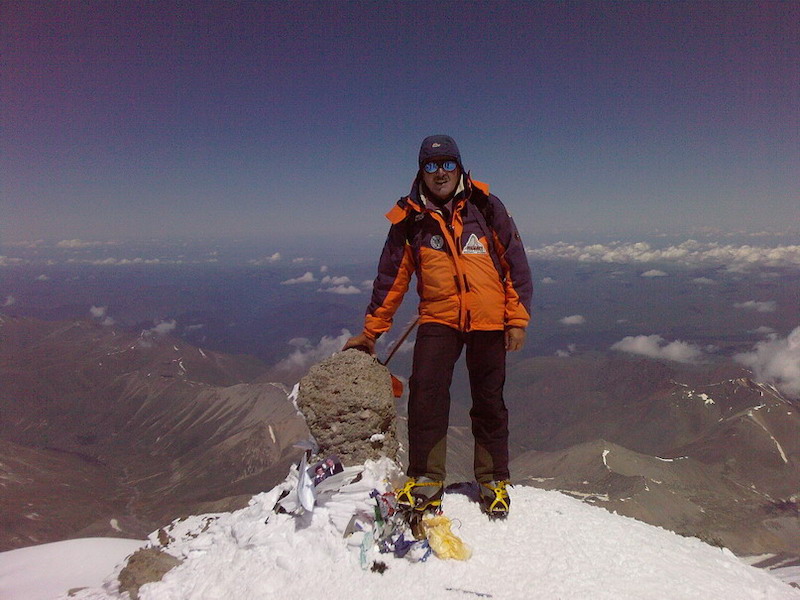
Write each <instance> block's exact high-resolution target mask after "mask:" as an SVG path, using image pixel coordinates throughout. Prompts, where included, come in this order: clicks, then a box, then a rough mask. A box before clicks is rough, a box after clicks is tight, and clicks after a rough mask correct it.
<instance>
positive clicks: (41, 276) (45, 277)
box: [36, 273, 50, 281]
mask: <svg viewBox="0 0 800 600" xmlns="http://www.w3.org/2000/svg"><path fill="white" fill-rule="evenodd" d="M36 281H50V278H49V277H48V276H47V275H45V274H44V273H42V274H41V275H38V276H37V277H36Z"/></svg>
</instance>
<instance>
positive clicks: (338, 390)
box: [297, 349, 398, 465]
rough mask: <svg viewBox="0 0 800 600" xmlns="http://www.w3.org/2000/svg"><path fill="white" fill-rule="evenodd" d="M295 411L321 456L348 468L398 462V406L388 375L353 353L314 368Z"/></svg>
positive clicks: (302, 383)
mask: <svg viewBox="0 0 800 600" xmlns="http://www.w3.org/2000/svg"><path fill="white" fill-rule="evenodd" d="M297 406H298V408H299V409H300V410H301V411H302V412H303V414H304V415H305V417H306V422H307V424H308V428H309V429H310V430H311V434H312V435H313V436H314V438H315V439H316V440H317V443H318V444H319V452H320V454H321V455H322V456H329V455H331V454H337V455H338V456H339V458H340V459H341V461H342V463H343V464H344V465H353V464H360V463H363V462H364V461H365V460H367V459H376V458H379V457H381V456H388V457H389V458H391V459H395V458H396V456H397V449H398V444H397V436H396V432H395V416H396V409H395V402H394V396H393V394H392V380H391V375H390V374H389V370H388V369H387V368H386V367H384V366H383V365H381V364H380V363H378V361H377V360H376V359H375V358H373V357H372V356H369V355H368V354H366V353H365V352H361V351H359V350H355V349H350V350H345V351H344V352H340V353H338V354H335V355H333V356H331V357H330V358H327V359H325V360H324V361H322V362H321V363H319V364H317V365H315V366H313V367H311V370H310V371H309V372H308V374H307V375H306V376H305V377H303V378H302V379H301V380H300V388H299V392H298V397H297Z"/></svg>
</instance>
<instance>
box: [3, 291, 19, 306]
mask: <svg viewBox="0 0 800 600" xmlns="http://www.w3.org/2000/svg"><path fill="white" fill-rule="evenodd" d="M16 301H17V300H16V298H14V296H12V295H11V294H9V295H8V296H6V301H5V302H4V303H3V308H6V307H9V306H12V305H13V304H14V303H15V302H16Z"/></svg>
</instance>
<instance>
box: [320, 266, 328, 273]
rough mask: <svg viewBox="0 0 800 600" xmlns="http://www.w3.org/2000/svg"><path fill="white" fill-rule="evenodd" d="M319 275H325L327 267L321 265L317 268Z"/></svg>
mask: <svg viewBox="0 0 800 600" xmlns="http://www.w3.org/2000/svg"><path fill="white" fill-rule="evenodd" d="M319 272H320V273H327V272H328V265H322V266H320V268H319Z"/></svg>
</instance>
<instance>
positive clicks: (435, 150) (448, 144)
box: [419, 134, 461, 166]
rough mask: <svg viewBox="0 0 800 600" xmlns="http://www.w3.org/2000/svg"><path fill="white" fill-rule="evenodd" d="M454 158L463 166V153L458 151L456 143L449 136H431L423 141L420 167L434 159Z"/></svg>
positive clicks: (420, 148) (420, 150) (420, 151)
mask: <svg viewBox="0 0 800 600" xmlns="http://www.w3.org/2000/svg"><path fill="white" fill-rule="evenodd" d="M437 157H442V158H454V159H455V160H456V162H457V163H458V164H459V166H461V153H460V152H459V151H458V146H456V141H455V140H454V139H453V138H451V137H450V136H449V135H441V134H439V135H429V136H428V137H426V138H425V139H424V140H422V145H421V146H420V147H419V166H422V165H423V164H425V163H426V162H428V161H429V160H430V159H432V158H437Z"/></svg>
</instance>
